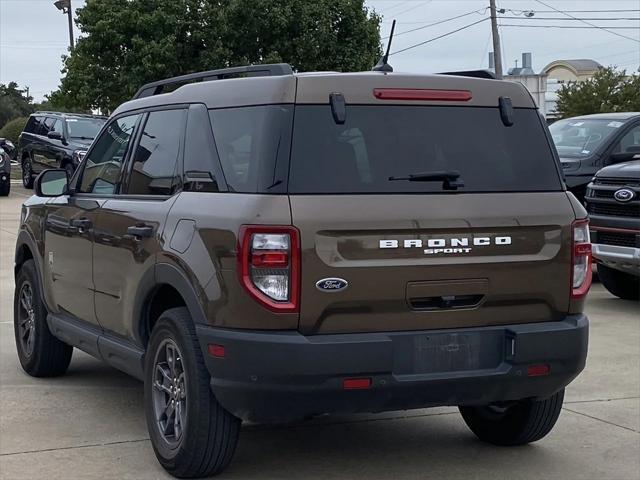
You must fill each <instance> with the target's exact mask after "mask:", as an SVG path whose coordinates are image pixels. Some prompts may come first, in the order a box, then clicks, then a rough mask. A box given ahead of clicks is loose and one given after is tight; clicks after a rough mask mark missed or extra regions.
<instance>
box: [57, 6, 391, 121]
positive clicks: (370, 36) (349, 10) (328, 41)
mask: <svg viewBox="0 0 640 480" xmlns="http://www.w3.org/2000/svg"><path fill="white" fill-rule="evenodd" d="M76 23H77V24H78V26H79V27H80V29H81V31H82V32H83V35H82V36H81V37H80V38H79V39H78V42H77V44H76V48H75V49H74V50H73V52H72V53H71V54H70V55H69V56H68V57H65V58H64V68H63V70H62V73H63V74H64V78H63V79H62V82H61V85H60V88H59V90H58V91H56V92H54V93H53V94H52V95H51V97H50V100H51V102H52V104H54V105H59V106H67V107H69V106H74V107H76V108H84V109H88V108H100V109H102V110H112V109H114V108H115V107H116V106H117V105H118V104H120V103H121V102H123V101H125V100H128V99H129V98H131V96H132V95H133V94H134V93H135V92H136V90H137V89H138V88H139V87H140V86H141V85H143V84H144V83H147V82H151V81H154V80H158V79H161V78H167V77H171V76H175V75H182V74H186V73H190V72H194V71H202V70H211V69H216V68H224V67H230V66H236V65H246V64H259V63H272V62H287V63H290V64H291V65H292V66H293V67H294V68H296V69H298V70H300V71H308V70H327V69H329V70H339V71H354V70H369V69H370V68H371V67H372V66H373V65H374V64H375V62H376V60H377V59H378V57H379V56H380V54H381V49H380V17H379V16H378V15H377V14H376V13H375V12H372V11H369V10H368V8H367V7H365V6H364V0H279V1H277V2H274V1H273V0H87V2H86V5H85V6H84V7H83V8H81V9H79V10H78V11H77V20H76Z"/></svg>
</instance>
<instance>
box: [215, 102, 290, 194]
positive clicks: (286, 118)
mask: <svg viewBox="0 0 640 480" xmlns="http://www.w3.org/2000/svg"><path fill="white" fill-rule="evenodd" d="M292 112H293V107H292V106H290V105H264V106H256V107H239V108H225V109H218V110H211V111H210V112H209V115H210V117H211V125H212V127H213V136H214V137H215V142H216V147H217V149H218V154H219V155H220V162H221V163H222V169H223V171H224V176H225V180H226V181H227V186H228V188H229V190H230V191H234V192H244V193H258V192H260V193H282V192H286V183H287V164H288V163H287V157H288V155H289V148H290V145H291V120H292Z"/></svg>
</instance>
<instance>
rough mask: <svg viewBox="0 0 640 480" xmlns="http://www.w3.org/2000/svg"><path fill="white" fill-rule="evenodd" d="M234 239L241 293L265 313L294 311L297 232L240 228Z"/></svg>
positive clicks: (296, 302) (296, 291)
mask: <svg viewBox="0 0 640 480" xmlns="http://www.w3.org/2000/svg"><path fill="white" fill-rule="evenodd" d="M238 238H239V245H238V274H239V275H240V283H242V286H243V287H244V288H245V290H247V292H249V294H250V295H251V296H252V297H253V298H254V299H255V300H256V301H258V302H259V303H260V304H261V305H263V306H264V307H266V308H268V309H269V310H272V311H274V312H297V311H298V304H299V301H298V292H299V286H300V240H299V235H298V230H297V229H295V228H294V227H282V226H274V227H270V226H264V225H255V226H254V225H244V226H242V227H241V228H240V234H239V237H238Z"/></svg>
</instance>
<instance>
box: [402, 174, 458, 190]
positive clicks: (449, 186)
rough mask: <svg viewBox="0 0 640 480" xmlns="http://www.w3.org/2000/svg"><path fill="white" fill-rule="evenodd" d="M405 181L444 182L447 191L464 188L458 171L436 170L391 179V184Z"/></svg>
mask: <svg viewBox="0 0 640 480" xmlns="http://www.w3.org/2000/svg"><path fill="white" fill-rule="evenodd" d="M397 180H405V181H407V182H442V188H443V189H445V190H456V189H458V187H464V182H463V181H462V180H460V172H459V171H457V170H436V171H433V172H420V173H412V174H410V175H407V176H406V177H389V181H390V182H394V181H397Z"/></svg>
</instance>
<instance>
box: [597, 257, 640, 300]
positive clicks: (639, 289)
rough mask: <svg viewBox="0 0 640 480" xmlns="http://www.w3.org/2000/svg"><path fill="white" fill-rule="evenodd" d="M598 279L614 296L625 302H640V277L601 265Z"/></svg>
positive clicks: (599, 265)
mask: <svg viewBox="0 0 640 480" xmlns="http://www.w3.org/2000/svg"><path fill="white" fill-rule="evenodd" d="M598 278H599V279H600V283H602V285H604V288H606V289H607V290H608V291H609V293H611V294H612V295H615V296H616V297H618V298H622V299H624V300H640V277H636V276H633V275H631V274H629V273H626V272H621V271H619V270H614V269H613V268H610V267H607V266H606V265H603V264H601V263H599V264H598Z"/></svg>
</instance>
